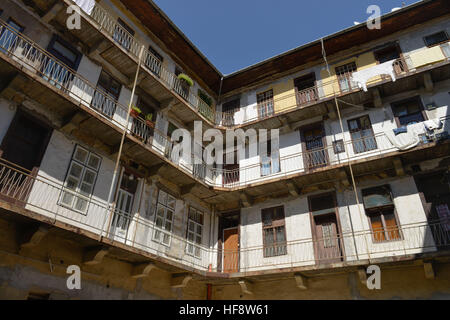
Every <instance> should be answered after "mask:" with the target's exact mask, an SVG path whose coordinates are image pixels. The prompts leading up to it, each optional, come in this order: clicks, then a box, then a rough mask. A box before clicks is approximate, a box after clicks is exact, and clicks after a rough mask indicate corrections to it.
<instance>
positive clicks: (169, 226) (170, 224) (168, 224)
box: [164, 221, 172, 231]
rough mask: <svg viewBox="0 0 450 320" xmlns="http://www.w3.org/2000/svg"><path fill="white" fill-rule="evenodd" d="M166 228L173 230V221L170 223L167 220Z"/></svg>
mask: <svg viewBox="0 0 450 320" xmlns="http://www.w3.org/2000/svg"><path fill="white" fill-rule="evenodd" d="M164 229H166V230H167V231H172V223H170V222H169V221H166V225H165V227H164Z"/></svg>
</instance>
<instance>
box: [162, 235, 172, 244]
mask: <svg viewBox="0 0 450 320" xmlns="http://www.w3.org/2000/svg"><path fill="white" fill-rule="evenodd" d="M163 243H164V244H167V245H168V244H169V243H170V236H169V235H168V234H165V233H164V234H163Z"/></svg>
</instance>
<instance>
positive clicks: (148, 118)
mask: <svg viewBox="0 0 450 320" xmlns="http://www.w3.org/2000/svg"><path fill="white" fill-rule="evenodd" d="M145 123H146V124H147V126H149V127H150V128H154V127H155V123H154V122H153V114H152V113H149V114H147V115H146V116H145Z"/></svg>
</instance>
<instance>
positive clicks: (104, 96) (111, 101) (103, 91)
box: [92, 71, 122, 118]
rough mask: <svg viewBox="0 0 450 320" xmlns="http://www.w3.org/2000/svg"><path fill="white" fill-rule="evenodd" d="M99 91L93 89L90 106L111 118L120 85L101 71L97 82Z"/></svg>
mask: <svg viewBox="0 0 450 320" xmlns="http://www.w3.org/2000/svg"><path fill="white" fill-rule="evenodd" d="M97 88H99V89H100V92H99V91H97V90H96V91H95V93H94V98H93V99H92V106H93V107H94V108H95V109H97V110H99V111H100V112H101V113H103V114H104V115H106V116H108V117H109V118H112V117H113V115H114V113H115V111H116V101H117V100H118V99H119V95H120V90H121V89H122V85H121V84H120V83H119V82H118V81H116V80H115V79H114V78H113V77H111V76H110V75H109V74H107V73H106V72H104V71H102V72H101V74H100V78H99V80H98V83H97Z"/></svg>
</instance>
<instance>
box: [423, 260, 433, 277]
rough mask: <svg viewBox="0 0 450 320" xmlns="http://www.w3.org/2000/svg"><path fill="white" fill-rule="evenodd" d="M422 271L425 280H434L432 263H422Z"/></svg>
mask: <svg viewBox="0 0 450 320" xmlns="http://www.w3.org/2000/svg"><path fill="white" fill-rule="evenodd" d="M423 271H424V272H425V278H426V279H435V278H436V274H435V272H434V268H433V262H432V261H424V262H423Z"/></svg>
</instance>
